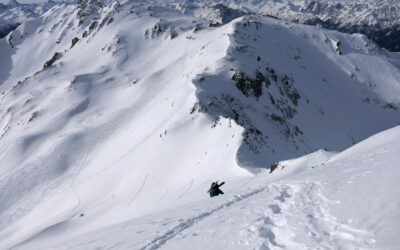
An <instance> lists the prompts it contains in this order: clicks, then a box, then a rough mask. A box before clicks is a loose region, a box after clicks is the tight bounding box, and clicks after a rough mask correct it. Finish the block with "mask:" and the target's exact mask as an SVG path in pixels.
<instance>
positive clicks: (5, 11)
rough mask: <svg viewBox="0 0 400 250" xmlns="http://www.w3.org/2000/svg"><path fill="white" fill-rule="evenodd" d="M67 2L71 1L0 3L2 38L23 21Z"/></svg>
mask: <svg viewBox="0 0 400 250" xmlns="http://www.w3.org/2000/svg"><path fill="white" fill-rule="evenodd" d="M67 3H71V2H66V1H64V2H55V1H52V0H47V1H43V2H40V3H19V2H17V1H16V0H11V1H9V2H8V3H7V4H2V3H0V38H3V37H5V36H6V35H8V33H10V32H11V31H12V30H14V29H15V28H16V27H18V25H20V24H21V23H23V22H26V21H29V20H32V19H34V18H37V17H39V16H41V15H42V14H44V13H45V12H46V11H48V10H49V9H51V8H53V7H54V6H55V5H58V4H67Z"/></svg>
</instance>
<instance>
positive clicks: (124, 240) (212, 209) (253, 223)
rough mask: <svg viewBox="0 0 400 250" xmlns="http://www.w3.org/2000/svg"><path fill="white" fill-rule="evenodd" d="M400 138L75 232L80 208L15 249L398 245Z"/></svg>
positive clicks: (290, 165)
mask: <svg viewBox="0 0 400 250" xmlns="http://www.w3.org/2000/svg"><path fill="white" fill-rule="evenodd" d="M399 142H400V127H399V126H398V127H395V128H393V129H389V130H387V131H384V132H382V133H380V134H378V135H374V136H372V137H370V138H368V139H367V140H365V141H363V142H361V143H359V144H356V145H355V146H353V147H351V148H349V149H347V150H345V151H343V152H341V153H332V152H327V151H324V150H319V151H317V152H314V153H312V154H309V155H306V156H303V157H301V158H298V159H293V160H288V161H283V162H281V163H280V165H279V166H278V167H277V169H275V170H274V171H273V172H272V174H270V173H269V172H264V173H262V174H259V175H257V176H255V177H252V178H246V179H243V180H240V181H237V182H234V183H228V184H226V185H225V186H226V189H225V192H226V194H225V195H224V196H221V197H217V198H214V199H208V200H205V199H204V198H203V199H201V200H199V201H196V202H192V203H190V204H187V205H184V206H176V207H175V208H173V209H169V210H165V211H162V212H159V213H153V214H149V215H146V216H142V217H139V218H135V219H133V220H129V221H126V222H123V223H119V224H116V225H112V226H110V227H107V228H104V229H100V230H95V231H93V232H88V233H86V234H83V235H78V236H71V235H74V234H73V232H74V230H76V229H75V228H76V227H77V225H79V224H85V223H86V221H85V220H86V219H85V217H78V216H76V217H74V218H71V219H70V220H68V221H65V222H63V223H60V224H57V225H55V226H53V227H51V228H49V229H47V230H46V231H44V232H42V233H41V234H39V235H37V236H36V237H35V238H33V239H32V240H31V241H28V242H26V243H24V244H22V245H20V246H19V247H17V248H16V249H39V248H40V249H99V248H100V249H159V248H160V249H241V250H243V249H320V248H322V249H396V248H397V247H398V246H399V244H400V241H399V238H398V237H397V236H398V235H399V233H400V228H399V218H400V217H399V216H400V212H399V211H400V195H399V190H400V184H399V182H398V179H399V177H400V169H399V167H398V164H397V163H398V162H399V161H400V154H398V149H399V148H400V143H399ZM225 186H224V187H225ZM205 188H206V187H205V186H204V189H205ZM195 191H196V190H193V191H192V192H189V193H188V194H187V195H191V196H193V195H195V194H196V193H197V192H195ZM85 216H86V215H85ZM88 216H90V215H88Z"/></svg>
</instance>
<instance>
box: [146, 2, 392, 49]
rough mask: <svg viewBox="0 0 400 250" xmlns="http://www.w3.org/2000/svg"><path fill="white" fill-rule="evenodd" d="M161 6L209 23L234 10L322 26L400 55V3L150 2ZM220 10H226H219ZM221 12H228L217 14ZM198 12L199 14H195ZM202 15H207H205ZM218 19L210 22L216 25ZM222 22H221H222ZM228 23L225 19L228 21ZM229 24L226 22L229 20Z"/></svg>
mask: <svg viewBox="0 0 400 250" xmlns="http://www.w3.org/2000/svg"><path fill="white" fill-rule="evenodd" d="M150 1H151V2H153V3H156V4H159V5H163V6H171V5H173V6H175V7H176V8H177V9H179V10H180V11H182V12H184V13H187V12H197V13H200V14H202V15H203V16H208V17H209V18H210V19H213V17H215V13H219V15H224V14H225V13H227V14H228V15H227V16H228V17H229V15H230V14H229V13H232V12H234V11H235V10H240V11H244V12H247V13H257V14H261V15H269V16H274V17H278V18H280V19H284V20H289V21H293V22H298V23H304V24H311V25H317V26H322V27H324V28H328V29H333V30H339V31H342V32H346V33H362V34H364V35H367V36H368V37H369V38H370V39H372V40H373V41H375V42H376V43H377V44H379V45H380V46H381V47H384V48H387V49H390V50H392V51H400V2H398V1H390V0H387V1H386V0H380V1H375V0H364V1H355V0H354V1H353V0H352V1H341V2H339V1H332V0H318V1H315V0H279V1H278V0H271V1H248V0H244V1H232V0H222V1H215V0H206V1H198V0H191V1H186V0H184V1H183V0H181V1H179V0H178V1H169V0H150ZM222 6H226V7H225V8H223V7H222ZM221 9H231V10H230V11H226V10H225V11H221ZM199 10H201V11H199ZM204 13H210V14H209V15H206V14H204ZM220 20H221V18H218V15H217V18H214V22H220ZM222 20H223V19H222ZM228 20H229V18H228ZM229 21H230V20H229Z"/></svg>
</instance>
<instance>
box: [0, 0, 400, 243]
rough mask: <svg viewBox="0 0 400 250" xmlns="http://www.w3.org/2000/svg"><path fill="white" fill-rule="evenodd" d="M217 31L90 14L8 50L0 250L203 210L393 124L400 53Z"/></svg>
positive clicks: (78, 10) (137, 11) (338, 37)
mask: <svg viewBox="0 0 400 250" xmlns="http://www.w3.org/2000/svg"><path fill="white" fill-rule="evenodd" d="M209 26H210V22H209V21H207V20H205V19H203V18H200V17H193V16H188V15H182V14H181V13H180V12H178V11H177V10H169V9H164V8H161V7H154V6H152V5H149V4H147V3H142V2H134V3H133V2H130V1H127V2H125V3H122V4H118V3H114V4H113V5H105V6H103V4H100V2H99V1H96V0H90V1H87V2H85V1H83V2H81V3H80V4H79V5H78V6H72V5H63V6H55V7H54V8H52V9H51V10H49V11H48V12H46V13H45V14H44V15H42V16H41V17H39V18H37V19H34V20H31V21H29V22H25V23H23V24H22V25H20V26H19V27H18V28H17V29H16V30H15V31H13V32H12V33H10V34H9V35H8V36H7V37H5V38H3V39H1V40H0V53H1V55H2V59H1V60H2V61H1V64H0V93H1V97H0V119H1V120H0V133H1V135H0V136H1V139H0V148H1V150H0V162H1V168H0V190H1V193H2V195H1V196H0V248H10V247H13V246H15V245H17V244H20V243H22V242H25V241H26V240H28V239H30V238H31V237H34V236H35V235H38V234H39V236H38V237H41V236H40V235H42V234H43V235H47V233H50V234H51V235H53V236H52V237H54V240H56V239H61V238H62V237H66V236H68V237H72V236H78V235H80V234H83V233H85V232H89V231H93V230H98V229H99V228H102V227H105V226H108V225H112V224H115V223H118V222H123V221H126V220H128V219H132V218H137V219H138V218H148V217H143V216H144V215H146V214H149V213H155V212H160V211H162V210H165V209H173V210H174V209H175V208H176V207H177V206H179V205H182V206H186V205H187V204H194V203H193V202H198V201H201V200H202V201H204V200H206V199H207V197H206V193H205V191H206V190H207V188H208V185H209V184H210V182H211V181H212V180H215V179H217V178H223V179H224V180H226V181H227V183H237V184H232V186H229V187H228V186H227V190H232V192H236V191H234V190H237V189H235V188H237V185H239V184H240V183H242V182H243V181H248V180H249V178H250V177H251V176H253V175H252V173H250V172H253V174H254V172H257V167H263V168H266V167H269V166H270V164H271V163H273V162H275V161H278V160H282V159H288V158H294V157H297V156H301V155H303V154H305V153H311V152H313V151H315V150H318V149H320V148H323V147H327V148H328V149H330V150H343V149H344V148H346V147H348V146H350V145H352V144H354V143H356V142H358V141H360V140H362V139H364V138H366V137H368V136H370V135H372V134H374V133H377V132H379V131H381V130H384V129H388V128H390V127H393V126H395V125H397V124H398V123H399V117H400V111H399V109H398V108H399V103H400V100H399V98H400V94H399V92H400V84H399V80H398V79H400V77H399V76H400V72H399V65H400V60H399V56H398V53H389V52H386V51H385V50H380V49H379V48H378V47H377V46H375V44H374V43H372V42H370V41H369V40H368V39H366V38H365V37H364V36H362V35H346V34H342V33H339V32H334V31H327V30H321V29H319V28H316V27H311V26H304V25H299V24H292V23H288V22H285V21H281V20H276V19H273V18H266V17H257V16H246V17H241V18H238V19H235V20H233V21H232V22H230V23H228V24H226V25H223V26H220V27H209ZM211 26H213V25H211ZM230 185H231V184H230ZM235 185H236V186H235ZM240 185H241V184H240ZM235 199H236V198H235ZM237 199H240V198H237ZM185 204H186V205H185ZM229 204H230V203H229ZM229 204H225V205H228V206H229ZM222 205H224V204H223V203H221V206H222ZM187 206H189V205H187ZM221 208H222V207H221ZM221 208H219V207H218V206H217V207H214V209H217V210H221ZM188 212H189V211H188ZM81 213H82V215H83V216H80V214H81ZM206 215H207V214H206ZM202 217H203V215H202V214H200V217H198V218H197V217H196V216H195V217H194V220H197V219H199V218H202ZM145 220H147V219H145ZM192 222H193V221H192ZM174 223H175V222H174ZM190 223H191V222H189V224H190ZM157 226H158V225H157ZM176 226H177V228H176V230H178V231H179V230H180V228H181V227H180V225H179V224H177V225H176ZM182 227H183V228H185V227H186V226H185V225H183V226H182ZM174 230H175V229H174ZM167 233H168V232H167ZM171 235H173V234H171ZM60 237H61V238H60ZM167 237H168V235H167ZM274 237H275V236H274ZM164 239H165V238H163V237H161V238H159V240H160V242H162V241H164ZM157 242H158V240H157V239H155V241H153V243H149V245H148V247H152V246H153V245H154V246H156V245H157V244H158V243H157ZM146 244H148V243H146ZM310 244H317V243H316V242H312V243H310ZM143 246H145V245H143ZM133 248H136V247H133ZM138 248H139V247H138Z"/></svg>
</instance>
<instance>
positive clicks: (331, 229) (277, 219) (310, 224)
mask: <svg viewBox="0 0 400 250" xmlns="http://www.w3.org/2000/svg"><path fill="white" fill-rule="evenodd" d="M320 189H321V185H320V184H318V183H315V182H313V181H303V182H300V183H290V184H275V183H273V184H268V185H266V186H263V187H260V188H257V189H253V190H252V191H250V192H247V193H245V194H242V195H236V196H234V197H233V199H231V200H230V201H227V202H225V203H223V204H221V205H219V206H217V207H216V208H214V209H212V210H209V211H207V212H203V213H200V214H198V215H196V216H193V217H190V218H188V219H186V220H185V221H184V222H181V223H179V224H178V225H177V226H175V227H173V228H171V229H168V230H166V231H165V232H164V233H163V234H161V235H159V236H157V237H155V238H153V239H152V240H150V241H149V242H148V243H147V244H146V245H145V246H143V247H141V248H140V249H141V250H155V249H160V248H162V247H163V246H164V245H166V244H167V243H168V242H170V241H173V240H174V239H175V238H176V237H177V236H179V235H181V234H182V232H183V231H185V230H189V229H190V228H192V227H194V226H196V225H198V224H202V223H203V222H205V220H207V219H209V218H210V217H212V216H220V215H222V214H219V213H220V212H221V211H223V210H225V209H228V208H230V209H238V208H239V207H238V206H235V205H237V204H238V203H239V202H242V201H244V200H248V199H250V198H256V199H259V196H266V198H267V200H266V201H265V204H264V206H263V207H264V208H267V209H265V211H264V216H263V217H262V218H258V219H257V222H256V223H255V224H253V225H252V226H250V231H251V232H252V233H253V234H254V232H256V233H257V234H258V236H259V239H262V241H263V242H262V244H261V245H260V246H259V249H260V250H267V249H288V248H289V249H290V248H291V249H293V248H297V249H307V248H310V247H311V248H313V247H323V248H326V249H331V248H332V247H334V246H338V247H339V248H340V249H351V248H352V247H354V246H359V247H362V246H365V245H370V244H372V243H373V242H374V241H373V240H369V241H363V239H365V238H366V237H369V238H371V235H370V234H369V233H368V232H365V231H362V230H359V229H355V228H352V227H350V226H348V225H345V224H341V223H339V222H338V221H337V219H336V218H335V217H334V216H332V215H330V213H329V211H328V206H329V205H330V204H331V203H334V202H330V201H328V200H327V199H326V198H325V197H323V196H322V194H321V192H320ZM255 196H257V197H255ZM272 197H273V198H272ZM248 210H254V208H248ZM253 212H254V211H253ZM292 219H294V221H292ZM299 230H300V231H299ZM242 231H243V232H246V231H249V229H243V230H242ZM299 232H307V235H305V236H304V237H305V238H307V240H309V241H307V240H306V241H305V242H304V243H302V242H299V243H294V242H298V240H296V239H295V236H296V235H297V234H298V233H299ZM248 238H251V236H249V237H248ZM288 242H290V244H289V245H288ZM309 244H312V245H309ZM314 244H316V245H314ZM135 245H136V244H135Z"/></svg>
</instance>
